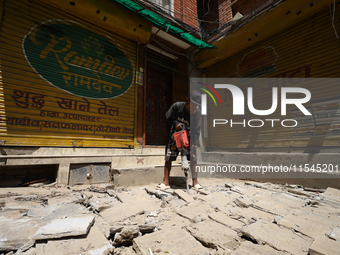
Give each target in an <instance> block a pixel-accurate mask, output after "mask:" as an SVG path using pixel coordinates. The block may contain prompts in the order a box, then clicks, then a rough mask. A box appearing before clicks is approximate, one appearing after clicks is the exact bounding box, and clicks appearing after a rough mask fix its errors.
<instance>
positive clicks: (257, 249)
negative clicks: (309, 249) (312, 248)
mask: <svg viewBox="0 0 340 255" xmlns="http://www.w3.org/2000/svg"><path fill="white" fill-rule="evenodd" d="M259 254H261V255H288V254H290V253H287V252H282V251H277V250H274V249H273V248H272V247H270V246H268V245H261V244H253V243H252V242H243V243H242V244H241V245H240V246H239V247H238V248H237V249H236V250H235V251H234V252H233V253H231V255H259Z"/></svg>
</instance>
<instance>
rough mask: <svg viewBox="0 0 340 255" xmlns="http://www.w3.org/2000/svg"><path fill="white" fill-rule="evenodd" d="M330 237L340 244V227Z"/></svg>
mask: <svg viewBox="0 0 340 255" xmlns="http://www.w3.org/2000/svg"><path fill="white" fill-rule="evenodd" d="M328 237H329V238H330V239H333V240H335V241H337V242H340V228H339V227H336V228H334V229H333V230H332V232H331V233H330V234H329V236H328Z"/></svg>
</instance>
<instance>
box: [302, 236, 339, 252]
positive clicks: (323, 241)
mask: <svg viewBox="0 0 340 255" xmlns="http://www.w3.org/2000/svg"><path fill="white" fill-rule="evenodd" d="M339 251H340V242H337V241H334V240H332V239H329V238H327V237H318V238H316V239H315V240H314V242H313V243H312V245H311V246H310V248H309V255H339Z"/></svg>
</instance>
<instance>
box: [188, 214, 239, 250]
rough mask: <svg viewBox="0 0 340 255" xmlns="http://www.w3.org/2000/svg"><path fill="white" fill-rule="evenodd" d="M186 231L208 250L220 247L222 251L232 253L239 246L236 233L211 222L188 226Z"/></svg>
mask: <svg viewBox="0 0 340 255" xmlns="http://www.w3.org/2000/svg"><path fill="white" fill-rule="evenodd" d="M186 229H187V230H188V231H189V233H190V234H191V235H192V236H193V237H195V239H196V240H198V241H199V242H200V243H202V244H203V246H205V247H208V248H212V249H217V248H218V247H222V248H223V249H224V250H228V251H233V250H235V249H236V248H237V247H238V246H239V245H240V243H239V241H238V239H239V237H238V235H237V232H236V231H234V230H232V229H230V228H229V227H225V226H223V225H221V224H219V223H217V222H215V221H212V220H206V221H204V222H198V223H195V224H190V225H189V226H187V227H186Z"/></svg>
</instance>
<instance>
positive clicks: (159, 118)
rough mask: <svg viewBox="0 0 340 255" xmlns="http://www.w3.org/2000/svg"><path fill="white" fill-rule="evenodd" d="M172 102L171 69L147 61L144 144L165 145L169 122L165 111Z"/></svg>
mask: <svg viewBox="0 0 340 255" xmlns="http://www.w3.org/2000/svg"><path fill="white" fill-rule="evenodd" d="M171 104H172V71H170V70H168V69H166V68H164V67H161V66H158V65H157V64H154V63H151V62H147V69H146V134H145V140H146V145H166V143H167V140H168V135H169V130H170V127H171V123H169V122H167V121H166V119H165V113H166V112H167V110H168V109H169V108H170V106H171Z"/></svg>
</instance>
